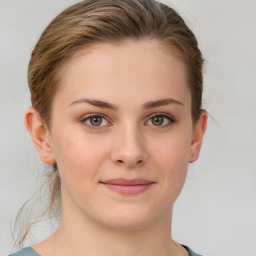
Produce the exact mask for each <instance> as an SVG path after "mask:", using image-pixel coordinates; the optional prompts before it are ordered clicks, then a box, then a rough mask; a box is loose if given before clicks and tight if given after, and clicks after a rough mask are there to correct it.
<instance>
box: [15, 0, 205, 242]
mask: <svg viewBox="0 0 256 256" xmlns="http://www.w3.org/2000/svg"><path fill="white" fill-rule="evenodd" d="M126 39H132V40H135V41H138V40H143V39H154V40H157V41H158V42H159V43H160V44H162V45H164V46H166V47H169V48H172V49H175V50H176V52H177V53H178V56H179V57H180V58H181V59H182V61H183V62H184V63H185V64H186V66H187V79H188V87H189V90H190V92H191V97H192V108H191V115H192V119H193V122H194V123H195V122H196V121H197V120H198V119H199V117H200V114H201V104H202V88H203V86H202V85H203V75H202V68H203V58H202V54H201V52H200V50H199V48H198V43H197V40H196V38H195V36H194V34H193V32H192V31H191V30H190V29H189V28H188V27H187V25H186V24H185V22H184V20H183V19H182V18H181V17H180V16H179V14H178V13H177V12H176V11H175V10H173V9H172V8H170V7H168V6H166V5H164V4H162V3H159V2H157V1H154V0H84V1H81V2H79V3H77V4H75V5H73V6H71V7H69V8H67V9H66V10H64V11H63V12H62V13H61V14H59V15H58V16H57V17H56V18H55V19H54V20H53V21H52V22H51V23H50V24H49V25H48V27H47V28H46V29H45V30H44V32H43V33H42V35H41V37H40V39H39V41H38V43H37V44H36V46H35V48H34V50H33V53H32V56H31V60H30V63H29V70H28V83H29V88H30V92H31V102H32V106H33V107H34V108H35V109H36V110H37V111H38V112H39V114H40V117H41V119H42V121H43V122H44V123H46V124H47V125H48V127H50V119H51V104H52V101H53V98H54V96H55V94H56V92H57V90H58V86H59V83H58V82H59V81H58V71H59V70H60V69H61V67H62V65H63V64H64V63H65V62H66V61H67V60H68V59H69V58H70V57H72V56H73V55H74V53H76V52H77V51H79V50H80V49H82V48H86V47H89V46H90V45H93V44H95V43H100V42H108V43H113V44H120V43H122V42H124V41H125V40H126ZM55 167H56V165H55ZM55 173H56V172H55ZM50 177H53V178H52V181H51V187H50V189H51V192H50V203H49V207H48V210H49V212H52V211H53V209H56V208H58V207H55V208H54V207H53V206H54V205H55V206H56V202H57V201H58V200H57V199H58V198H60V178H59V176H58V175H57V174H56V175H50ZM28 229H29V228H27V229H25V231H23V233H22V234H21V236H20V239H19V240H18V244H19V245H21V244H22V242H23V241H24V239H25V237H26V235H27V233H28Z"/></svg>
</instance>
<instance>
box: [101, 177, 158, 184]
mask: <svg viewBox="0 0 256 256" xmlns="http://www.w3.org/2000/svg"><path fill="white" fill-rule="evenodd" d="M101 183H104V184H112V185H126V186H132V185H145V184H152V183H154V182H153V181H150V180H145V179H131V180H129V179H124V178H119V179H111V180H106V181H102V182H101Z"/></svg>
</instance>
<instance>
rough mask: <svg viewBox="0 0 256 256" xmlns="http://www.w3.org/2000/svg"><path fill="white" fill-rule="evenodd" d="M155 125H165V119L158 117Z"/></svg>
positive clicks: (155, 119)
mask: <svg viewBox="0 0 256 256" xmlns="http://www.w3.org/2000/svg"><path fill="white" fill-rule="evenodd" d="M153 123H154V124H155V125H161V124H163V118H162V117H161V116H156V117H154V119H153Z"/></svg>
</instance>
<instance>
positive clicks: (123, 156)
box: [111, 128, 148, 168]
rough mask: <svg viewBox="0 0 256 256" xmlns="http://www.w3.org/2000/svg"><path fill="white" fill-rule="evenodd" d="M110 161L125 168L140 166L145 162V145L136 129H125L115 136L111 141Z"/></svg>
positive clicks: (146, 156)
mask: <svg viewBox="0 0 256 256" xmlns="http://www.w3.org/2000/svg"><path fill="white" fill-rule="evenodd" d="M111 160H112V162H114V163H115V164H116V165H122V166H125V167H126V168H134V167H138V166H142V165H144V164H145V163H146V162H147V160H148V153H147V151H146V147H145V143H144V141H143V137H142V135H141V134H140V133H139V132H138V131H137V129H136V128H130V129H128V128H126V129H123V130H122V131H119V134H118V135H117V134H116V136H115V138H114V140H113V141H112V152H111Z"/></svg>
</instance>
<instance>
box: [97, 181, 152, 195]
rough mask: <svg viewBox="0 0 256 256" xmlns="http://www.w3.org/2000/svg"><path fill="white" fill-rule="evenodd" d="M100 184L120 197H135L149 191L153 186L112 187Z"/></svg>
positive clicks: (112, 185)
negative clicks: (120, 195)
mask: <svg viewBox="0 0 256 256" xmlns="http://www.w3.org/2000/svg"><path fill="white" fill-rule="evenodd" d="M101 184H103V185H104V186H106V187H107V188H109V189H111V190H113V191H115V192H117V193H119V194H122V195H137V194H140V193H142V192H144V191H145V190H147V189H149V188H150V187H151V186H152V185H153V183H150V184H139V185H114V184H107V183H101Z"/></svg>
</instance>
